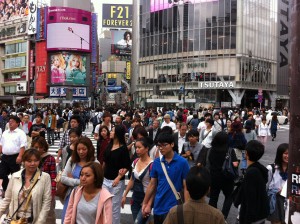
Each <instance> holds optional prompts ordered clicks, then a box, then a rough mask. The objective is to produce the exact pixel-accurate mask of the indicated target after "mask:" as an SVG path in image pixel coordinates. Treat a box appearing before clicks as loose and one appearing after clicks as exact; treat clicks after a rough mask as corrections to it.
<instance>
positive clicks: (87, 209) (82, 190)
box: [65, 162, 113, 224]
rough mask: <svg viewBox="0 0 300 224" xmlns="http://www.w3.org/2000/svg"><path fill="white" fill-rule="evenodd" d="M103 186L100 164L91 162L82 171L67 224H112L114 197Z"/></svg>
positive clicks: (66, 218) (74, 192) (73, 192)
mask: <svg viewBox="0 0 300 224" xmlns="http://www.w3.org/2000/svg"><path fill="white" fill-rule="evenodd" d="M102 184H103V170H102V167H101V165H100V164H99V163H96V162H89V163H87V164H85V165H84V166H83V167H82V169H81V171H80V187H78V188H76V189H74V190H73V191H72V194H71V197H70V201H69V205H68V209H67V213H66V217H65V224H86V223H89V224H93V223H95V224H111V223H112V197H113V195H112V194H111V193H109V192H108V191H107V190H106V189H105V188H102Z"/></svg>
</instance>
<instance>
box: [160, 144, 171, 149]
mask: <svg viewBox="0 0 300 224" xmlns="http://www.w3.org/2000/svg"><path fill="white" fill-rule="evenodd" d="M167 145H170V144H169V143H164V144H158V145H157V147H158V148H162V149H164V148H166V147H167Z"/></svg>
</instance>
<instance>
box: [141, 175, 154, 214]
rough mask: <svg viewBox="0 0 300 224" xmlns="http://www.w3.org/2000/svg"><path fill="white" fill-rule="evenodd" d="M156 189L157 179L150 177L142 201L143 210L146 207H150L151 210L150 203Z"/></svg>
mask: <svg viewBox="0 0 300 224" xmlns="http://www.w3.org/2000/svg"><path fill="white" fill-rule="evenodd" d="M156 188H157V179H156V178H153V177H152V178H151V180H150V183H149V185H148V187H147V191H146V194H145V198H144V201H143V210H144V208H145V207H146V206H150V208H151V205H152V201H153V198H154V193H155V192H156Z"/></svg>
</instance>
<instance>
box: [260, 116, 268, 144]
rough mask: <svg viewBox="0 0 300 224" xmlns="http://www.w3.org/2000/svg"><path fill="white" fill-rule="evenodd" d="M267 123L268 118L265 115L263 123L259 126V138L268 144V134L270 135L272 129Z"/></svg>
mask: <svg viewBox="0 0 300 224" xmlns="http://www.w3.org/2000/svg"><path fill="white" fill-rule="evenodd" d="M266 123H267V119H266V118H265V117H263V118H262V120H261V124H260V125H259V126H258V138H259V140H260V141H261V143H262V144H264V145H266V142H267V139H268V136H270V129H269V126H268V125H267V124H266Z"/></svg>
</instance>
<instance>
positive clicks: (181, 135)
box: [173, 122, 188, 155]
mask: <svg viewBox="0 0 300 224" xmlns="http://www.w3.org/2000/svg"><path fill="white" fill-rule="evenodd" d="M187 130H188V128H187V124H186V123H184V122H182V123H180V124H179V131H178V132H176V133H174V134H173V138H174V148H173V149H174V151H176V152H177V153H178V154H179V155H180V154H181V152H182V147H183V144H184V143H185V142H187V141H188V138H187V134H186V133H187Z"/></svg>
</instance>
